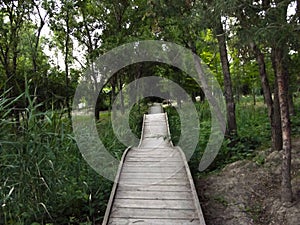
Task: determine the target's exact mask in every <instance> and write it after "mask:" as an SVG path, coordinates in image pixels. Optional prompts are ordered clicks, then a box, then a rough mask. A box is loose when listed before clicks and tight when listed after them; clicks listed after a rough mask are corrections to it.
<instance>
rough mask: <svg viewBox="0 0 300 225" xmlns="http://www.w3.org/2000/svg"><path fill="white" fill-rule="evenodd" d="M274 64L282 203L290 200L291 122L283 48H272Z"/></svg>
mask: <svg viewBox="0 0 300 225" xmlns="http://www.w3.org/2000/svg"><path fill="white" fill-rule="evenodd" d="M274 58H275V66H276V72H277V83H278V97H279V104H280V113H281V125H282V139H283V158H282V181H281V200H282V202H284V203H287V202H291V201H292V185H291V150H292V145H291V124H290V114H289V105H288V77H287V73H285V71H284V66H283V50H282V49H280V48H275V49H274Z"/></svg>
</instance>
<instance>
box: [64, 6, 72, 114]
mask: <svg viewBox="0 0 300 225" xmlns="http://www.w3.org/2000/svg"><path fill="white" fill-rule="evenodd" d="M65 20H66V37H65V38H66V39H65V73H66V77H65V82H66V106H67V111H68V117H69V119H71V106H70V96H69V86H70V79H69V62H68V60H69V43H70V37H69V35H70V24H69V13H68V11H67V15H66V18H65Z"/></svg>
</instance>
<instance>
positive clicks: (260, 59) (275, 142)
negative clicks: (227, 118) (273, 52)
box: [251, 43, 282, 151]
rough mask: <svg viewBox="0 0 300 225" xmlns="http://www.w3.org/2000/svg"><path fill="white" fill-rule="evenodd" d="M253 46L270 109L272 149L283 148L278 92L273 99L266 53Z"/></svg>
mask: <svg viewBox="0 0 300 225" xmlns="http://www.w3.org/2000/svg"><path fill="white" fill-rule="evenodd" d="M251 47H252V49H253V51H254V54H255V56H256V61H257V64H258V66H259V74H260V80H261V84H262V88H263V94H264V100H265V103H266V105H267V109H268V117H269V120H270V124H271V133H272V149H273V150H278V151H279V150H281V149H282V132H281V121H280V113H278V112H279V107H278V94H277V93H274V96H275V97H274V101H273V99H272V92H271V88H270V83H269V79H268V76H267V72H266V64H265V59H264V54H263V53H262V52H261V51H260V49H259V48H258V46H257V45H256V44H255V43H252V44H251ZM275 111H276V112H275Z"/></svg>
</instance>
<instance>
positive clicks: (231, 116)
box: [216, 20, 237, 136]
mask: <svg viewBox="0 0 300 225" xmlns="http://www.w3.org/2000/svg"><path fill="white" fill-rule="evenodd" d="M216 35H217V40H218V44H219V51H220V56H221V63H222V70H223V75H224V92H225V101H226V107H227V123H228V127H227V134H228V135H229V136H234V135H236V134H237V125H236V117H235V103H234V98H233V92H232V82H231V76H230V69H229V62H228V56H227V46H226V38H225V33H224V29H223V25H222V23H221V20H219V22H218V25H217V27H216Z"/></svg>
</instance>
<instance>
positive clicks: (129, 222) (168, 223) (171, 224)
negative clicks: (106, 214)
mask: <svg viewBox="0 0 300 225" xmlns="http://www.w3.org/2000/svg"><path fill="white" fill-rule="evenodd" d="M109 224H110V225H135V224H136V225H149V224H151V225H202V224H200V222H199V220H197V219H191V220H190V219H185V220H182V219H156V218H152V219H145V218H144V219H141V218H137V219H127V218H126V219H124V218H111V220H110V221H109Z"/></svg>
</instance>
